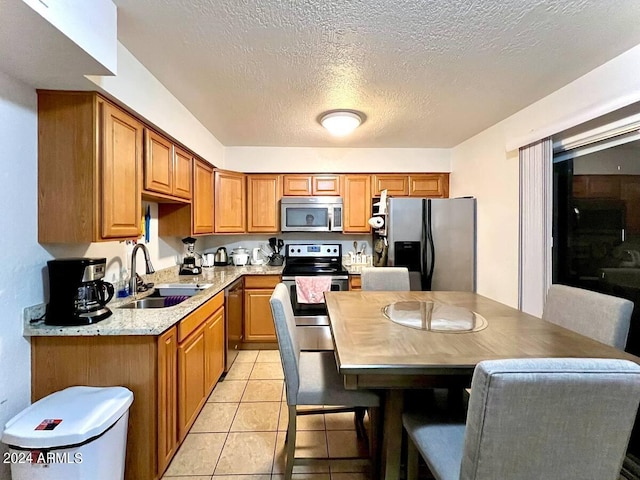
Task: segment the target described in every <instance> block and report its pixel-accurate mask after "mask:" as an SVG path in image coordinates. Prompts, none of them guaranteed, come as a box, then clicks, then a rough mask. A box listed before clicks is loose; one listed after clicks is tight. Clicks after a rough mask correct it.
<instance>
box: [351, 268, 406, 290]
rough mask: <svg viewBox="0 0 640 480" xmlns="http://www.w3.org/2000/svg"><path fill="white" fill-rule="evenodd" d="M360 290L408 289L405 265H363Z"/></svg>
mask: <svg viewBox="0 0 640 480" xmlns="http://www.w3.org/2000/svg"><path fill="white" fill-rule="evenodd" d="M361 280H362V290H393V291H405V292H406V291H409V290H410V289H411V288H410V286H409V270H408V269H407V267H363V268H362V270H361Z"/></svg>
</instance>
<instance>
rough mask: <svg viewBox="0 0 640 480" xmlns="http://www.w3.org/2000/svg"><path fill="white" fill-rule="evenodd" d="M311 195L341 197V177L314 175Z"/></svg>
mask: <svg viewBox="0 0 640 480" xmlns="http://www.w3.org/2000/svg"><path fill="white" fill-rule="evenodd" d="M311 193H312V195H335V196H340V175H314V176H313V178H312V187H311Z"/></svg>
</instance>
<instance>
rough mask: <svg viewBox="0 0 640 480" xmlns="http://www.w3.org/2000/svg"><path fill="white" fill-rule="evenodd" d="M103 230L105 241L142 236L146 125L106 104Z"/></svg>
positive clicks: (104, 106) (103, 156)
mask: <svg viewBox="0 0 640 480" xmlns="http://www.w3.org/2000/svg"><path fill="white" fill-rule="evenodd" d="M102 120H103V122H104V127H103V131H102V133H103V142H102V148H103V151H102V162H101V166H102V195H101V197H100V199H101V201H102V208H101V211H102V231H101V236H102V238H103V239H117V238H127V237H137V236H139V235H140V231H141V229H140V216H141V210H142V196H141V188H140V183H141V182H140V179H141V167H142V148H141V147H142V124H141V123H140V122H138V121H137V120H136V119H135V118H133V117H132V116H131V115H129V114H127V113H125V112H123V111H122V110H120V109H119V108H117V107H115V106H114V105H111V104H110V103H108V102H103V115H102Z"/></svg>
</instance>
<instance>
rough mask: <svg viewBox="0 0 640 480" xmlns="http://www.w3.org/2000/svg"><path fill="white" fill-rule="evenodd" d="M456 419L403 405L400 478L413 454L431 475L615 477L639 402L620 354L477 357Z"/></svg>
mask: <svg viewBox="0 0 640 480" xmlns="http://www.w3.org/2000/svg"><path fill="white" fill-rule="evenodd" d="M471 386H472V388H471V397H470V399H469V409H468V412H467V419H466V424H465V422H464V421H460V420H459V419H452V418H450V417H447V415H446V414H437V413H433V412H431V413H430V414H422V413H405V414H404V415H403V419H402V420H403V424H404V427H405V429H406V431H407V433H408V435H409V438H410V442H409V444H410V445H409V448H408V450H409V455H408V456H409V458H408V460H407V465H408V475H407V478H408V480H415V478H416V476H417V463H418V462H417V454H418V453H419V454H420V455H421V456H422V457H423V458H424V460H425V461H426V463H427V465H428V466H429V469H430V470H431V473H432V474H433V476H434V477H435V478H436V479H437V480H453V479H455V480H495V479H509V480H538V479H541V478H557V479H563V480H584V479H587V478H589V479H594V480H595V479H598V480H617V479H618V478H619V475H620V469H621V467H622V461H623V459H624V456H625V451H626V448H627V444H628V442H629V437H630V435H631V429H632V427H633V423H634V420H635V416H636V412H637V410H638V402H639V400H640V366H638V365H637V364H635V363H633V362H629V361H627V360H615V359H589V358H564V359H562V358H542V359H516V360H491V361H485V362H480V363H479V364H478V365H477V367H476V369H475V371H474V374H473V379H472V383H471Z"/></svg>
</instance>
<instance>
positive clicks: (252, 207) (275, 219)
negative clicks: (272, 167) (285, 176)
mask: <svg viewBox="0 0 640 480" xmlns="http://www.w3.org/2000/svg"><path fill="white" fill-rule="evenodd" d="M281 178H282V177H281V176H280V175H257V174H256V175H247V232H262V233H276V232H279V231H280V205H279V203H278V202H279V201H280V198H281V197H282V187H281V181H280V180H281Z"/></svg>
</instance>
